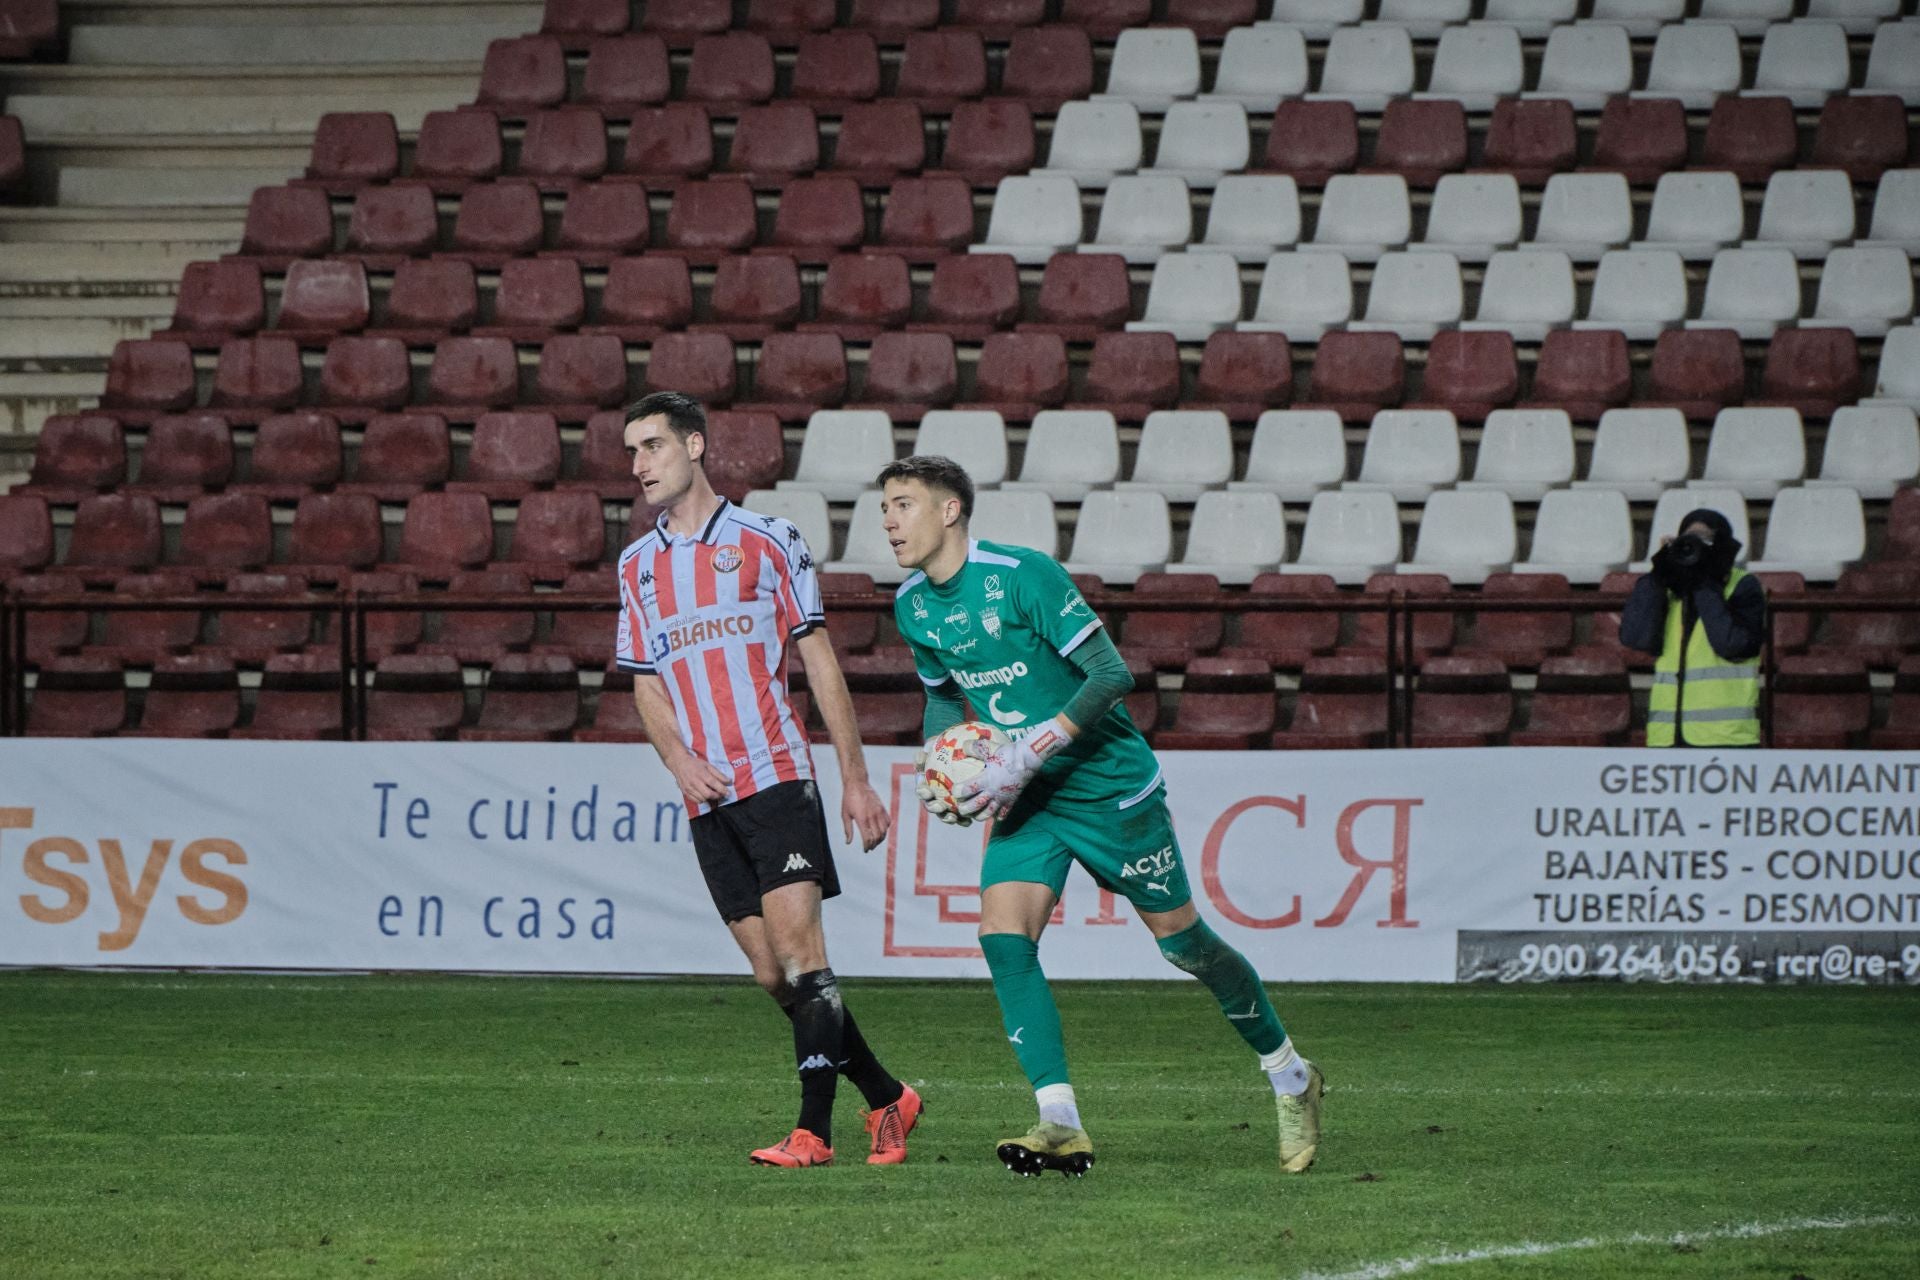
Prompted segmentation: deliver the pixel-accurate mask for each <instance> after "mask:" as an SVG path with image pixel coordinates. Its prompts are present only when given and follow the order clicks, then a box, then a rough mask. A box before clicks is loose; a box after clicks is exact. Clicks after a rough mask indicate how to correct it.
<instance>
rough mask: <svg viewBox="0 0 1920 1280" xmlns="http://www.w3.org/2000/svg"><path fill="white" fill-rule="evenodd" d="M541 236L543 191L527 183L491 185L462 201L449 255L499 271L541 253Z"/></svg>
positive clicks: (473, 192) (480, 188)
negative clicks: (511, 260)
mask: <svg viewBox="0 0 1920 1280" xmlns="http://www.w3.org/2000/svg"><path fill="white" fill-rule="evenodd" d="M541 232H542V221H541V214H540V192H539V190H538V189H537V188H535V187H534V186H533V185H532V184H530V183H525V182H491V183H487V184H485V185H484V186H477V187H473V188H470V189H469V190H468V191H467V193H466V195H464V196H462V197H461V198H460V212H459V213H458V214H456V215H454V219H453V247H452V248H451V249H450V250H448V255H449V256H450V257H457V258H462V259H465V260H466V261H468V262H472V263H473V264H474V265H476V266H490V267H498V266H500V264H501V263H503V262H505V261H506V260H507V259H508V258H518V257H524V256H526V255H528V254H531V253H533V252H534V251H535V250H537V249H538V248H539V247H540V237H541Z"/></svg>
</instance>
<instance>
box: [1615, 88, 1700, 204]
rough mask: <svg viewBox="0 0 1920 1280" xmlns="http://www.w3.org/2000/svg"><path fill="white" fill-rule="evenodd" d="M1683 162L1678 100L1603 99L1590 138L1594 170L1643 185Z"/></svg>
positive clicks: (1682, 112) (1682, 111) (1683, 124)
mask: <svg viewBox="0 0 1920 1280" xmlns="http://www.w3.org/2000/svg"><path fill="white" fill-rule="evenodd" d="M1686 163H1687V113H1686V108H1685V107H1684V106H1682V105H1681V104H1680V102H1679V101H1678V100H1676V99H1675V98H1672V97H1664V98H1630V97H1627V96H1625V95H1618V96H1615V97H1611V98H1608V99H1607V104H1606V106H1605V107H1603V108H1601V111H1600V124H1599V127H1598V129H1597V130H1596V131H1595V133H1594V138H1593V162H1592V164H1593V167H1594V168H1595V169H1597V170H1601V171H1605V172H1611V173H1618V174H1621V175H1622V176H1624V177H1625V178H1626V180H1627V181H1628V182H1633V183H1641V184H1645V183H1649V182H1654V181H1656V180H1658V178H1659V177H1660V175H1661V174H1663V173H1665V172H1667V171H1668V170H1669V169H1678V168H1681V167H1683V166H1684V165H1685V164H1686ZM1720 167H1722V168H1726V167H1728V166H1726V165H1722V166H1720Z"/></svg>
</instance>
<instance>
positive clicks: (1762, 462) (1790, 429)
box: [1700, 409, 1807, 500]
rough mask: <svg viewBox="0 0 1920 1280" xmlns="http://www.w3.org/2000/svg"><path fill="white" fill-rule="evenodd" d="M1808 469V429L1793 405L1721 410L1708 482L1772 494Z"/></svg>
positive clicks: (1751, 494) (1751, 495) (1710, 447)
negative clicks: (1787, 406)
mask: <svg viewBox="0 0 1920 1280" xmlns="http://www.w3.org/2000/svg"><path fill="white" fill-rule="evenodd" d="M1806 473H1807V444H1806V432H1805V429H1804V428H1803V427H1802V426H1801V424H1800V414H1799V413H1798V412H1797V411H1795V410H1793V409H1722V410H1721V411H1720V413H1719V416H1717V417H1716V418H1715V419H1714V420H1713V433H1712V434H1711V435H1710V436H1709V437H1708V438H1707V461H1706V465H1705V467H1703V468H1702V470H1701V473H1700V474H1701V481H1702V483H1704V484H1719V485H1726V486H1728V487H1730V488H1733V489H1737V490H1738V491H1739V492H1740V494H1741V496H1743V497H1745V498H1748V499H1755V498H1758V499H1762V500H1767V499H1771V498H1772V497H1773V496H1774V495H1775V494H1776V493H1778V492H1779V491H1780V488H1781V486H1782V485H1784V484H1787V483H1790V482H1792V481H1797V480H1799V479H1800V478H1801V477H1802V476H1804V475H1806Z"/></svg>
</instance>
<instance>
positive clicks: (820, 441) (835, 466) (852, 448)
mask: <svg viewBox="0 0 1920 1280" xmlns="http://www.w3.org/2000/svg"><path fill="white" fill-rule="evenodd" d="M894 457H895V451H894V447H893V423H892V420H891V419H889V418H888V417H887V415H886V414H885V413H881V412H878V411H875V410H871V409H866V410H821V411H819V412H817V413H815V414H814V415H813V416H812V417H811V418H809V419H808V421H807V433H806V436H805V437H804V438H803V440H802V442H801V446H800V462H799V465H798V467H797V468H796V469H795V471H794V477H793V479H791V480H782V481H780V482H779V484H778V485H777V486H776V487H777V488H779V489H783V490H784V489H811V490H813V491H815V492H817V493H820V494H822V495H824V496H825V497H826V499H827V500H828V501H829V502H851V501H852V500H854V499H855V498H858V497H859V496H860V495H861V494H862V493H864V492H866V491H867V490H868V489H869V488H871V487H872V485H873V478H874V476H876V475H877V474H879V472H880V469H881V468H882V467H884V466H886V465H887V464H888V463H890V462H892V461H893V460H894Z"/></svg>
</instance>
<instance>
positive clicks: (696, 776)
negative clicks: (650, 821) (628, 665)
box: [633, 675, 733, 804]
mask: <svg viewBox="0 0 1920 1280" xmlns="http://www.w3.org/2000/svg"><path fill="white" fill-rule="evenodd" d="M633 705H634V707H635V708H636V709H637V710H638V711H639V712H640V722H641V723H642V724H644V725H646V727H647V741H649V742H651V743H652V744H653V749H654V750H655V751H658V752H659V753H660V763H662V764H664V765H666V766H667V772H668V773H671V774H672V775H673V780H674V781H675V782H677V783H679V784H680V790H681V791H683V792H685V793H686V794H687V795H689V796H691V797H692V798H693V799H695V800H698V801H701V802H702V803H705V804H718V803H720V802H721V801H722V800H725V799H726V798H727V795H728V793H729V792H731V791H732V790H733V783H732V782H731V781H730V780H729V779H728V778H727V775H726V774H724V773H721V772H720V771H719V770H718V769H716V768H714V767H713V766H712V765H711V764H709V763H707V761H705V760H703V759H701V758H700V757H699V756H696V755H695V754H693V752H691V751H689V750H688V749H687V744H686V743H685V742H682V741H681V740H680V722H679V721H678V720H677V719H675V718H674V714H673V702H672V700H671V699H670V698H668V696H667V686H666V684H665V682H664V681H662V680H661V679H660V677H659V676H650V675H635V676H634V678H633Z"/></svg>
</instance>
